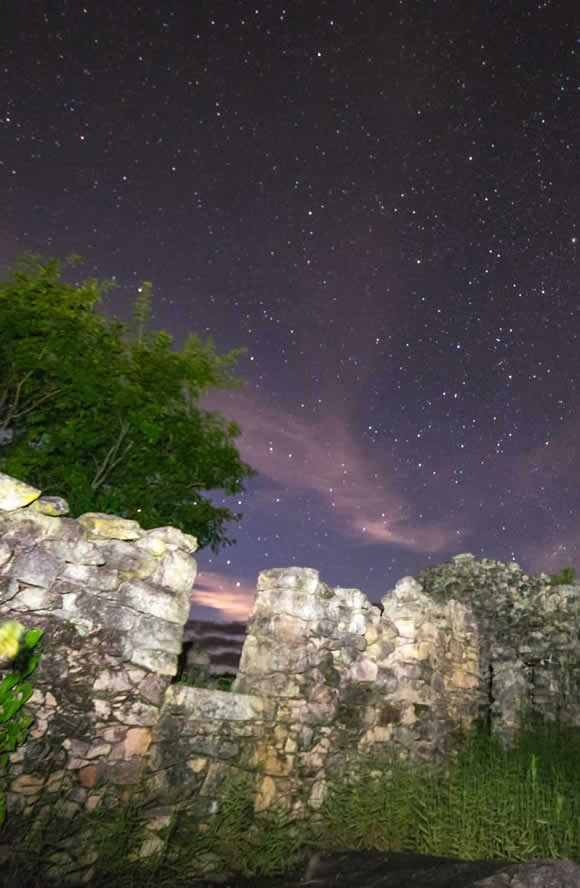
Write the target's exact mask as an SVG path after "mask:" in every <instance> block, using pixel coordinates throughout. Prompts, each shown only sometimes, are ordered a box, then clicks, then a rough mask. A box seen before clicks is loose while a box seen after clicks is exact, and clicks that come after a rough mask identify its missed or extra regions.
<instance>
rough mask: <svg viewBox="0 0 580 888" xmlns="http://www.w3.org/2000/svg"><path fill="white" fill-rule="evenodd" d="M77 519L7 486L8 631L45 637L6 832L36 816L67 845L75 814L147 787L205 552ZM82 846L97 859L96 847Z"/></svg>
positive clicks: (0, 508)
mask: <svg viewBox="0 0 580 888" xmlns="http://www.w3.org/2000/svg"><path fill="white" fill-rule="evenodd" d="M67 511H68V507H67V504H66V502H65V501H64V500H62V499H60V498H55V497H41V496H40V491H38V490H36V489H34V488H31V487H29V486H28V485H26V484H23V483H21V482H19V481H16V480H15V479H11V478H9V477H7V476H5V475H0V622H6V621H7V620H18V621H19V622H21V623H22V624H23V625H24V626H25V628H26V629H32V628H36V627H38V628H41V629H43V630H44V636H43V640H42V659H41V662H40V665H39V667H38V670H37V672H36V673H35V674H34V677H33V684H34V687H35V690H34V694H33V696H32V698H31V699H30V700H29V702H28V703H27V707H26V708H27V710H28V712H29V713H30V714H32V715H33V716H34V718H35V721H34V724H33V727H32V729H31V731H30V734H29V739H28V740H27V742H26V743H25V744H24V745H23V746H21V747H19V748H18V749H17V750H16V751H15V752H14V753H13V754H12V755H11V756H10V766H9V769H8V774H7V776H6V777H4V778H2V782H1V784H0V789H2V790H4V792H5V796H6V802H7V810H8V819H7V824H8V826H9V825H10V824H11V823H12V822H13V823H16V822H17V821H18V817H19V816H20V815H26V816H27V817H29V818H30V823H32V822H35V823H43V822H44V823H46V824H50V827H51V829H52V830H53V831H55V832H56V833H58V832H59V828H58V824H59V822H61V824H62V833H63V834H65V835H66V834H69V835H70V824H71V823H72V822H73V821H74V820H75V818H76V815H77V814H79V813H81V812H83V811H91V810H93V809H94V808H96V807H97V806H99V805H100V804H101V802H102V801H103V800H104V799H105V798H106V800H107V803H110V804H114V803H115V802H117V803H118V802H119V801H123V800H124V799H126V798H127V797H128V794H129V793H130V792H131V791H132V790H134V789H135V788H136V787H138V785H139V783H140V781H141V779H142V777H143V774H144V772H145V769H146V765H147V761H148V751H149V747H150V744H151V732H152V729H153V727H154V726H155V725H156V723H157V721H158V719H159V716H160V711H161V707H162V705H163V700H164V693H165V691H166V689H167V687H168V685H169V683H170V681H171V678H172V676H173V675H174V674H175V671H176V668H177V658H178V655H179V653H180V651H181V644H182V636H183V625H184V623H185V622H186V620H187V617H188V614H189V609H190V602H191V588H192V584H193V581H194V579H195V575H196V562H195V561H194V559H193V558H192V557H191V553H192V552H193V551H194V550H195V548H196V546H197V543H196V540H195V538H194V537H191V536H188V535H186V534H184V533H181V531H179V530H176V529H175V528H172V527H161V528H155V529H154V530H149V531H145V530H143V528H141V527H140V526H139V524H138V523H137V522H136V521H128V520H123V519H121V518H115V517H114V516H108V515H101V514H96V513H95V514H86V515H82V516H81V517H80V518H78V519H76V520H75V519H71V518H67V517H66V514H67ZM10 666H11V664H10V663H8V664H4V667H3V669H2V672H3V673H6V672H7V671H9V670H10ZM0 677H1V676H0ZM74 848H75V851H77V852H82V853H84V854H85V855H86V860H87V861H88V860H90V858H91V853H92V852H91V843H90V841H89V840H88V838H87V837H84V838H83V837H81V838H80V839H79V838H78V837H77V839H76V840H75V841H74ZM55 855H56V858H55V859H56V860H59V861H61V860H62V852H61V851H59V850H57V851H55ZM48 862H50V861H48ZM78 862H79V865H80V863H82V861H78Z"/></svg>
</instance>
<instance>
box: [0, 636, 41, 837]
mask: <svg viewBox="0 0 580 888" xmlns="http://www.w3.org/2000/svg"><path fill="white" fill-rule="evenodd" d="M41 636H42V629H32V630H31V631H30V632H25V629H24V626H23V625H22V624H21V623H17V622H16V621H13V622H9V623H4V624H3V625H2V626H0V664H1V663H2V662H3V661H12V665H13V669H14V671H12V672H10V673H9V674H8V675H6V676H5V677H4V678H3V679H2V681H1V682H0V773H2V774H5V773H6V771H7V769H8V764H9V759H10V753H11V752H14V751H15V749H16V747H17V746H20V745H21V744H22V743H24V742H25V741H26V738H27V736H28V731H29V729H30V726H31V725H32V722H33V721H34V719H33V717H32V716H29V715H24V714H23V713H22V712H21V709H22V707H23V706H24V704H25V703H26V701H27V700H29V699H30V697H31V695H32V691H33V687H32V685H31V684H30V682H27V681H25V679H26V678H27V677H28V676H29V675H32V673H33V672H34V671H35V669H36V667H37V666H38V664H39V662H40V655H39V653H38V649H37V645H38V642H39V641H40V638H41ZM5 819H6V799H5V797H4V795H3V793H1V792H0V826H2V824H3V823H4V820H5Z"/></svg>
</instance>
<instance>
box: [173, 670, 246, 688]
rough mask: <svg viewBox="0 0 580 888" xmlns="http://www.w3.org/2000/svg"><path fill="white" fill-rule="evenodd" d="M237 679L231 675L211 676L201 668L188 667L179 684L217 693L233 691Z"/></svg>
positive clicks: (179, 679) (180, 677)
mask: <svg viewBox="0 0 580 888" xmlns="http://www.w3.org/2000/svg"><path fill="white" fill-rule="evenodd" d="M235 678H236V677H235V675H231V674H224V675H214V676H211V675H208V674H207V672H206V670H205V669H203V668H201V667H199V666H187V667H186V668H185V669H184V670H183V672H182V674H181V675H180V676H179V678H178V680H177V684H184V685H188V686H189V687H193V688H210V689H213V690H215V691H231V689H232V685H233V683H234V681H235Z"/></svg>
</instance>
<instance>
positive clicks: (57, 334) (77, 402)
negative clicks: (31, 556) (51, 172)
mask: <svg viewBox="0 0 580 888" xmlns="http://www.w3.org/2000/svg"><path fill="white" fill-rule="evenodd" d="M69 264H71V263H70V262H69ZM110 287H111V284H107V283H100V282H98V281H95V280H88V281H85V282H84V283H82V284H77V285H74V286H73V285H70V284H68V283H66V282H65V281H64V280H63V279H62V276H61V266H60V263H59V262H58V261H57V260H55V259H50V260H48V261H46V262H44V263H42V262H41V261H40V260H39V259H38V258H36V257H34V256H25V257H23V258H22V259H21V260H20V261H19V262H18V263H17V265H16V266H15V268H14V269H13V270H12V272H11V274H10V276H9V278H8V279H7V280H5V281H3V282H0V329H2V333H3V335H2V338H1V340H0V432H2V431H4V432H9V433H10V434H11V439H10V440H9V441H8V442H7V443H5V444H4V445H3V446H2V447H1V449H0V470H1V471H3V472H5V473H7V474H9V475H13V476H14V477H16V478H22V479H23V480H25V481H27V482H28V483H30V484H34V485H36V486H38V487H40V488H41V489H42V490H43V492H44V493H45V494H47V495H51V494H56V495H61V496H64V497H65V498H66V499H67V500H68V502H69V504H70V507H71V511H72V513H73V514H76V515H78V514H81V513H82V512H86V511H99V512H108V513H113V514H117V515H120V516H121V517H124V518H134V519H136V520H138V521H139V522H140V524H141V525H142V526H144V527H155V526H162V525H168V524H170V525H174V526H176V527H179V528H181V529H182V530H184V531H186V532H188V533H192V534H194V535H195V536H196V537H197V538H198V543H199V545H200V547H204V546H211V548H212V549H213V550H214V551H217V549H218V548H219V547H220V545H224V544H229V543H231V542H233V540H231V539H230V538H229V537H228V536H227V533H226V524H227V523H228V522H230V521H237V520H239V519H240V517H241V515H240V514H239V513H234V512H232V511H230V510H229V509H228V508H224V507H218V506H214V505H213V504H212V502H211V500H210V498H208V497H206V496H204V495H203V492H205V491H224V492H225V493H226V494H228V495H235V494H239V493H240V492H241V491H243V490H244V480H245V479H247V478H250V477H252V476H253V475H255V472H254V470H253V469H251V467H250V466H248V465H247V464H246V463H244V462H243V461H242V460H241V458H240V455H239V453H238V451H237V449H236V447H235V439H236V438H237V437H238V436H239V434H240V429H239V428H238V426H237V425H236V424H235V423H233V422H228V421H226V420H225V419H224V418H223V417H222V416H221V414H219V413H218V412H216V411H206V410H201V409H199V408H198V407H197V401H198V399H199V398H200V397H202V396H204V395H207V394H208V393H209V392H210V391H211V390H214V389H222V388H232V387H237V386H239V385H240V384H241V383H240V380H238V379H236V378H235V377H234V376H233V375H232V373H231V368H232V366H233V365H234V364H235V362H236V361H237V359H238V358H239V356H240V354H242V351H243V350H235V351H231V352H229V353H227V354H225V355H217V354H216V353H215V349H214V345H213V342H212V341H211V340H208V341H206V342H202V340H201V339H200V338H199V337H198V336H196V335H195V334H194V333H190V334H189V336H188V337H187V338H186V341H185V344H184V346H183V348H182V349H181V350H177V349H176V348H175V347H174V345H173V340H172V337H171V336H170V335H169V333H167V332H166V331H163V330H161V331H158V332H149V331H148V330H147V322H148V320H149V315H150V311H151V303H152V292H151V284H150V283H145V284H143V286H142V287H141V289H140V293H139V295H138V297H137V300H136V303H135V308H134V315H133V321H132V323H130V324H122V323H120V322H119V321H116V320H111V319H107V318H106V316H105V315H104V314H102V313H98V312H97V311H96V306H97V305H98V303H99V302H100V301H101V298H102V295H103V294H104V293H105V292H106V291H107V290H108V289H110Z"/></svg>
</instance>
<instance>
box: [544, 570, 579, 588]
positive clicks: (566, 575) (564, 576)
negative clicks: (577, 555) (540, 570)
mask: <svg viewBox="0 0 580 888" xmlns="http://www.w3.org/2000/svg"><path fill="white" fill-rule="evenodd" d="M575 579H576V568H575V567H564V568H563V569H562V570H561V571H560V573H558V574H550V584H551V585H552V586H570V585H572V584H573V583H574V582H575Z"/></svg>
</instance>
